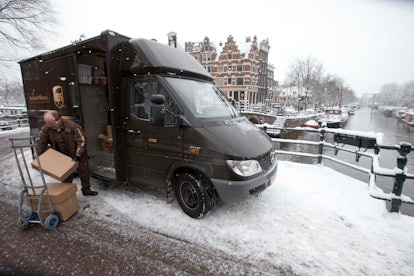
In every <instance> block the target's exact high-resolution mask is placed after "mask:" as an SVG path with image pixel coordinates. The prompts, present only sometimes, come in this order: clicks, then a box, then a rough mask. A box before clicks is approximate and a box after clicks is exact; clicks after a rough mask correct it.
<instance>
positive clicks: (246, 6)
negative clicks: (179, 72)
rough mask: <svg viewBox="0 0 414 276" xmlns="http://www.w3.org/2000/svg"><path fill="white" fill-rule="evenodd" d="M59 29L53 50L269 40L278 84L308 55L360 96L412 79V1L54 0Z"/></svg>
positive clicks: (413, 27)
mask: <svg viewBox="0 0 414 276" xmlns="http://www.w3.org/2000/svg"><path fill="white" fill-rule="evenodd" d="M53 3H54V4H55V8H56V11H57V12H58V14H57V16H58V18H59V20H60V25H59V26H57V28H56V32H57V33H58V38H57V39H56V37H53V38H52V40H51V42H50V43H48V48H49V47H50V49H53V48H56V47H61V46H64V45H66V44H68V43H69V42H70V41H72V40H75V39H78V38H79V36H80V35H81V34H84V35H85V36H86V37H87V38H89V37H93V36H96V35H98V34H100V32H101V31H103V30H106V29H111V30H114V31H117V32H119V33H122V34H124V35H126V36H130V37H143V38H155V39H157V40H158V41H159V42H162V43H167V33H168V32H171V31H174V32H176V33H177V34H178V40H179V42H180V43H181V44H184V42H186V41H193V42H198V41H202V40H203V38H204V37H205V36H208V37H209V38H210V39H211V40H212V41H213V42H214V43H216V44H218V43H219V42H220V41H223V42H225V41H226V40H227V37H228V36H229V35H232V36H233V37H235V39H236V41H237V42H242V41H243V40H245V38H246V37H247V36H255V35H256V36H257V37H258V40H259V41H261V40H263V39H269V43H270V46H271V49H270V54H269V61H270V63H272V64H273V65H274V66H275V67H276V68H275V78H276V79H277V80H278V81H279V82H281V83H282V82H283V80H284V78H285V73H286V70H287V68H288V66H289V63H290V62H291V61H292V60H293V59H295V58H300V57H307V56H312V57H314V58H316V59H317V60H318V61H319V62H320V63H322V64H323V65H324V67H325V70H326V72H327V73H330V74H335V75H337V76H340V77H342V78H343V79H344V80H345V84H346V85H347V86H348V87H349V88H351V89H353V90H354V91H355V92H356V94H357V95H361V94H363V93H376V92H378V91H379V89H380V88H381V86H382V85H383V84H386V83H390V82H395V83H397V84H402V83H404V82H406V81H409V80H414V1H412V0H312V1H308V0H290V1H284V0H276V1H275V0H273V1H268V0H255V1H251V2H244V1H233V0H231V1H229V0H225V1H223V0H210V1H194V0H191V1H190V0H178V1H169V0H159V1H132V0H129V1H128V0H116V1H108V2H103V1H98V0H71V1H66V0H55V1H53Z"/></svg>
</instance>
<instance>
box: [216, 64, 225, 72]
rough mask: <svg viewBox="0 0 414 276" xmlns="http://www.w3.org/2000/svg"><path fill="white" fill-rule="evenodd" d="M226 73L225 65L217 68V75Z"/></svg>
mask: <svg viewBox="0 0 414 276" xmlns="http://www.w3.org/2000/svg"><path fill="white" fill-rule="evenodd" d="M223 72H224V67H223V65H219V66H217V73H223Z"/></svg>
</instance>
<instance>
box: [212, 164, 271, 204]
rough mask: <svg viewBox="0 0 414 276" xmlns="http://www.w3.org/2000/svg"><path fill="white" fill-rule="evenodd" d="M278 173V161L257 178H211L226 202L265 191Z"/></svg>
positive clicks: (221, 197) (239, 199) (241, 199)
mask: <svg viewBox="0 0 414 276" xmlns="http://www.w3.org/2000/svg"><path fill="white" fill-rule="evenodd" d="M276 174H277V161H276V162H275V163H274V164H273V166H272V167H271V168H270V169H269V170H268V171H267V172H266V173H265V174H261V175H259V176H257V177H255V178H252V179H249V180H244V181H230V180H223V179H214V178H212V179H211V182H212V183H213V185H214V187H215V188H216V191H217V194H218V195H219V197H220V199H221V200H222V201H224V202H237V201H243V200H245V199H247V198H249V197H252V196H254V195H257V194H259V193H261V192H263V191H264V190H265V189H266V188H267V187H269V186H270V185H272V182H273V181H274V180H275V178H276Z"/></svg>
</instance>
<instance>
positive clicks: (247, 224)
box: [0, 154, 414, 275]
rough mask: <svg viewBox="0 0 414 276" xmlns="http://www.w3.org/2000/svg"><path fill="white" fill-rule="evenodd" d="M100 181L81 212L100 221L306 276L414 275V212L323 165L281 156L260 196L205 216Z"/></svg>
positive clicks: (6, 171)
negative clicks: (394, 208) (393, 206)
mask: <svg viewBox="0 0 414 276" xmlns="http://www.w3.org/2000/svg"><path fill="white" fill-rule="evenodd" d="M4 160H5V161H7V162H2V163H3V164H7V165H4V166H2V173H1V175H0V184H2V186H3V187H5V190H7V191H8V192H10V193H11V194H15V195H17V194H18V191H19V188H18V186H19V185H20V184H19V183H20V176H19V174H18V172H17V170H16V166H15V161H14V156H13V155H12V154H8V155H7V156H6V157H3V158H2V161H4ZM92 180H93V181H92V183H93V184H92V185H93V188H95V189H97V190H99V192H100V194H99V195H98V196H97V197H83V196H82V195H81V194H80V192H78V198H79V201H80V204H81V209H80V212H90V213H91V214H93V215H94V216H95V217H96V219H99V218H100V217H101V218H105V220H106V221H107V220H108V219H109V220H114V221H117V222H122V223H125V224H128V225H133V226H135V227H140V228H144V229H148V230H151V231H154V232H157V233H161V234H163V235H165V236H168V237H172V238H175V239H179V240H183V241H187V242H191V243H194V244H197V245H200V246H204V247H207V248H211V249H214V250H221V251H223V252H226V253H228V254H230V255H233V256H235V257H237V258H243V259H246V258H247V259H248V260H249V261H251V262H254V263H259V264H260V265H262V266H263V267H266V266H269V267H272V266H291V267H292V270H293V271H294V272H295V273H298V274H302V275H321V274H323V275H338V274H340V275H345V274H346V275H414V235H413V233H414V232H413V231H414V230H413V229H414V218H413V217H409V216H406V215H401V214H395V213H394V214H391V213H389V212H388V211H387V210H386V207H385V202H384V201H381V200H377V199H374V198H372V197H370V196H369V194H368V192H369V191H368V184H367V183H363V182H360V181H358V180H355V179H353V178H350V177H348V176H345V175H343V174H341V173H339V172H336V171H334V170H332V169H330V168H327V167H324V166H322V165H306V164H297V163H293V162H288V161H279V168H278V176H277V178H276V181H275V182H274V183H273V185H272V186H271V187H269V188H268V189H267V190H265V191H264V192H263V193H261V194H260V195H259V196H257V197H253V198H251V199H249V200H246V201H243V202H240V203H233V204H223V203H219V204H218V206H217V208H216V209H215V210H214V211H213V212H212V213H211V214H209V215H208V216H206V217H204V218H202V219H199V220H195V219H192V218H190V217H188V216H187V215H185V214H184V213H183V212H182V211H181V209H180V207H179V205H178V204H177V202H174V203H173V204H167V203H166V199H165V197H164V195H163V194H159V193H154V192H144V191H142V190H140V189H129V188H128V189H126V188H110V187H108V186H106V185H104V183H103V182H101V181H98V180H96V179H92ZM47 181H48V179H47ZM76 181H77V182H78V183H79V180H78V179H76ZM78 186H79V188H80V185H78ZM16 204H17V202H16ZM16 216H17V214H16ZM58 229H59V228H58Z"/></svg>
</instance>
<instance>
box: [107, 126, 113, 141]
mask: <svg viewBox="0 0 414 276" xmlns="http://www.w3.org/2000/svg"><path fill="white" fill-rule="evenodd" d="M106 136H108V138H110V139H112V126H111V125H107V126H106Z"/></svg>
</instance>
